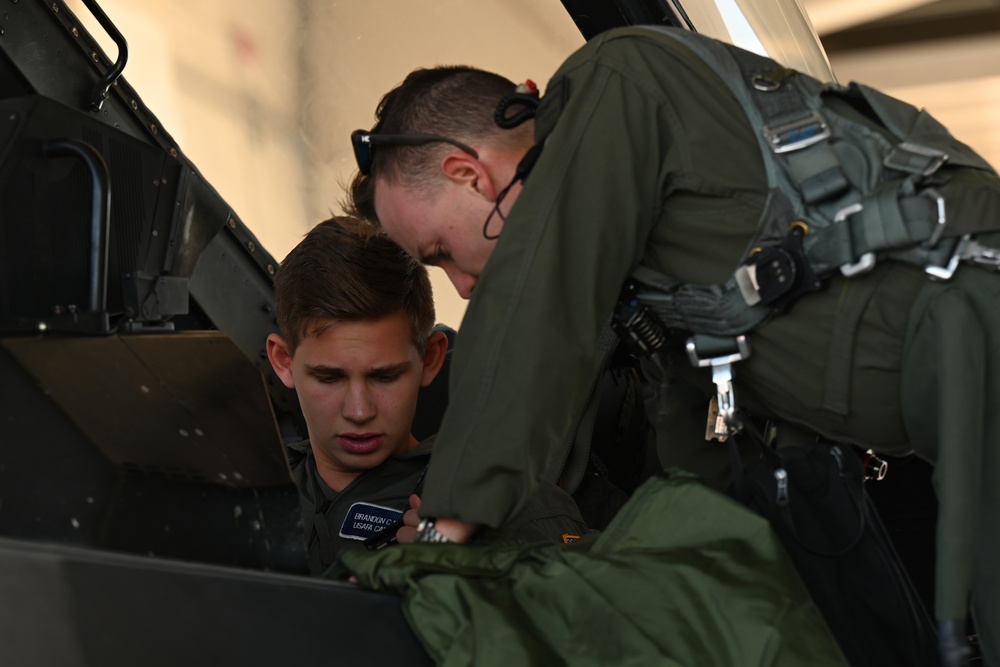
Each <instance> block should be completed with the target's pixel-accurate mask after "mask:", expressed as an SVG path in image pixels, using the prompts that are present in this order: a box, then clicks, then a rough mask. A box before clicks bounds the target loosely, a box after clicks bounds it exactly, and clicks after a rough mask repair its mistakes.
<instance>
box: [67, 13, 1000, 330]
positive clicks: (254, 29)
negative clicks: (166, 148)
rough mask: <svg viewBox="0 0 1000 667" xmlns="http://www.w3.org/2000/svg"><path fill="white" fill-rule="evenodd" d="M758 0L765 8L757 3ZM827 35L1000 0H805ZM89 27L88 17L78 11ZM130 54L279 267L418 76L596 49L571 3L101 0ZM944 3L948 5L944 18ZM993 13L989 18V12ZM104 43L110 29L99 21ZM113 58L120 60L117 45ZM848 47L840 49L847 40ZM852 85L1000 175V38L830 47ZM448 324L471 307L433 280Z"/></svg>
mask: <svg viewBox="0 0 1000 667" xmlns="http://www.w3.org/2000/svg"><path fill="white" fill-rule="evenodd" d="M746 1H752V0H746ZM802 5H803V6H804V7H805V8H806V9H807V11H808V12H809V13H810V16H811V17H812V19H813V23H814V25H815V27H816V29H817V31H818V32H819V34H820V35H821V36H826V35H834V34H837V35H842V34H843V33H844V31H850V30H852V29H856V28H858V27H859V26H864V25H865V24H866V23H871V22H872V21H878V20H880V19H884V18H885V17H887V16H890V17H891V16H893V15H896V14H898V13H899V12H906V11H911V10H914V9H916V10H918V11H920V10H924V11H935V8H937V10H938V11H945V10H948V11H954V10H956V9H957V8H963V9H964V8H969V7H971V9H972V10H975V11H979V12H983V11H985V12H987V13H988V12H990V11H992V9H991V8H995V7H996V8H997V13H1000V7H997V6H998V5H1000V0H946V2H940V1H939V2H932V1H931V0H802ZM70 6H71V8H72V9H73V10H74V11H75V12H76V13H77V15H78V16H80V17H81V18H82V19H83V17H86V16H87V14H88V12H87V10H86V8H85V7H84V6H83V5H82V3H81V2H79V0H74V1H72V2H70ZM101 6H102V7H103V8H104V10H105V12H106V13H107V14H108V15H109V17H110V18H111V19H112V20H113V21H114V22H115V24H116V25H117V26H118V28H119V29H120V30H121V32H122V33H123V34H124V35H125V37H126V39H127V40H128V41H129V44H130V51H131V57H130V61H129V65H128V67H127V68H126V69H125V73H124V76H125V78H126V79H127V80H128V81H129V82H130V83H131V84H132V86H134V87H135V88H136V90H137V91H138V92H139V94H140V95H141V96H142V98H143V100H144V101H145V102H146V104H147V105H148V107H149V108H150V109H151V110H152V111H153V113H155V114H156V115H157V116H158V117H159V120H160V123H161V125H162V126H163V127H165V128H166V129H167V131H168V132H170V133H171V134H172V135H173V136H174V138H175V139H176V140H177V142H178V143H179V145H180V146H181V148H182V150H183V151H184V152H185V153H186V154H187V155H188V157H189V158H191V159H192V161H193V162H194V163H195V165H197V166H198V168H199V169H200V170H201V171H202V173H203V174H204V175H205V176H206V177H207V178H208V180H209V182H211V183H212V184H213V186H215V188H216V189H217V190H218V191H219V192H220V193H221V194H222V195H223V197H225V199H226V200H227V201H228V202H229V204H230V205H231V206H232V207H233V209H234V210H235V211H236V213H237V214H238V215H239V216H240V218H241V219H242V220H243V221H244V222H245V223H246V224H247V225H248V226H249V227H250V229H251V230H253V232H254V233H255V234H256V235H257V237H258V238H259V240H260V241H261V243H262V244H263V245H264V247H265V248H267V249H268V251H269V252H270V253H271V254H272V255H274V256H275V258H277V259H279V260H280V259H281V258H283V257H284V256H285V254H286V253H287V252H288V251H289V250H290V249H291V248H292V247H293V246H294V245H295V243H297V241H298V240H299V239H300V238H301V236H302V235H303V234H304V233H305V232H306V231H307V230H308V229H309V228H311V227H312V225H314V224H315V223H317V222H319V221H320V220H322V219H324V218H326V217H328V216H329V215H330V214H331V213H333V212H338V211H339V201H340V200H341V198H342V192H343V190H342V184H344V183H346V182H347V181H348V180H349V179H350V176H351V174H352V172H353V169H354V164H353V157H352V154H351V149H350V145H349V139H348V137H349V134H350V132H351V130H354V129H356V128H359V127H370V126H371V124H372V122H373V118H372V112H373V110H374V108H375V105H376V103H377V102H378V99H379V97H380V96H381V95H382V94H383V93H384V92H386V91H387V90H389V89H390V88H391V87H392V86H394V85H396V84H397V83H398V82H399V81H400V80H401V79H402V78H403V77H404V76H405V75H406V73H408V72H409V71H410V70H411V69H413V68H414V67H418V66H433V65H440V64H471V65H476V66H479V67H483V68H485V69H492V70H495V71H498V72H500V73H501V74H504V75H506V76H508V77H509V78H511V79H513V80H516V81H522V80H524V79H525V78H531V79H534V80H535V81H536V82H538V83H539V84H540V85H544V83H545V82H546V81H547V80H548V78H549V76H550V75H551V74H552V73H553V72H554V71H555V69H556V68H557V67H558V65H559V63H560V62H561V61H562V59H563V58H565V57H566V56H567V55H568V54H569V53H571V52H572V51H573V50H574V49H575V48H577V47H578V46H580V45H582V44H583V38H582V37H581V35H580V33H579V32H578V31H577V30H576V27H575V26H574V25H573V23H572V21H571V19H570V18H569V16H568V14H567V13H566V12H565V10H564V9H563V6H562V4H561V3H560V2H558V0H336V1H333V0H278V1H275V0H210V1H207V2H206V1H204V0H171V1H170V2H162V1H160V0H101ZM941 8H944V9H941ZM987 15H988V14H987ZM84 24H85V25H86V26H87V28H88V30H90V32H91V33H92V34H93V35H95V36H97V37H99V38H100V36H101V34H102V31H101V30H100V28H99V27H97V25H96V23H95V22H93V21H90V20H84ZM102 42H103V43H104V44H105V51H107V52H108V53H109V55H113V54H114V53H115V47H114V45H113V43H111V41H110V39H106V38H105V39H103V40H102ZM831 43H832V42H831ZM830 60H831V63H832V65H833V68H834V71H835V73H836V75H837V77H838V79H839V80H841V81H847V80H851V79H854V80H858V81H862V82H864V83H867V84H869V85H873V86H875V87H878V88H881V89H883V90H885V91H886V92H888V93H890V94H893V95H896V96H898V97H902V98H903V99H906V100H908V101H910V102H912V103H914V104H917V105H918V106H925V107H927V108H928V109H929V110H930V111H931V112H932V113H934V114H935V115H937V116H938V118H939V119H940V120H941V121H942V122H944V123H945V125H947V126H948V127H949V128H950V129H952V131H953V132H954V133H955V134H956V135H957V136H958V137H959V138H961V139H963V140H964V141H966V142H967V143H969V144H971V145H972V146H974V147H976V148H977V149H978V150H980V151H981V152H982V153H983V154H984V155H985V156H986V157H987V159H990V160H991V161H992V162H993V163H994V164H1000V39H997V33H986V34H979V35H974V36H967V35H963V36H959V37H951V38H948V39H944V40H931V41H921V42H919V43H916V44H893V45H888V46H880V45H878V44H875V45H869V46H868V47H866V48H860V49H859V48H852V49H836V50H830ZM432 273H433V275H434V286H435V292H436V295H437V301H438V311H439V317H438V319H439V320H440V321H443V322H445V323H448V324H450V325H452V326H455V327H457V326H458V325H459V323H460V322H461V318H462V314H463V313H464V302H462V301H461V300H460V299H458V297H457V296H456V295H455V294H454V291H453V289H452V288H451V285H450V284H449V283H448V282H447V280H446V279H445V278H444V275H443V274H442V273H441V272H439V271H438V270H436V269H434V270H432Z"/></svg>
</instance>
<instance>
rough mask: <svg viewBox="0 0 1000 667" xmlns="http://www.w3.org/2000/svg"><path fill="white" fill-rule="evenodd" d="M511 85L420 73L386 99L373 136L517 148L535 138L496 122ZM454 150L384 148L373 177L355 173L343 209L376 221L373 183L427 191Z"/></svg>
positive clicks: (498, 79)
mask: <svg viewBox="0 0 1000 667" xmlns="http://www.w3.org/2000/svg"><path fill="white" fill-rule="evenodd" d="M515 88H516V85H515V84H514V82H513V81H510V80H509V79H507V78H505V77H502V76H500V75H499V74H494V73H492V72H486V71H484V70H480V69H476V68H474V67H465V66H449V67H436V68H433V69H417V70H414V71H413V72H411V73H410V74H409V75H408V76H407V77H406V79H405V80H403V83H401V84H399V85H398V86H396V87H395V88H393V89H392V90H390V91H389V92H388V93H386V94H385V96H384V97H382V100H381V101H380V102H379V104H378V107H377V108H376V110H375V120H376V122H375V127H374V128H373V129H372V133H373V134H438V135H441V136H444V137H448V138H450V139H455V140H458V141H461V142H464V143H466V144H470V145H475V144H477V143H489V144H491V145H493V146H503V145H510V146H512V147H516V146H519V145H523V143H524V142H525V141H528V142H530V140H531V131H532V130H531V126H530V125H525V126H522V127H520V128H517V129H515V130H504V129H501V128H500V127H499V126H498V125H497V124H496V122H495V121H494V120H493V117H494V113H495V112H496V108H497V105H498V104H499V103H500V101H501V100H503V98H504V97H506V96H507V95H509V94H511V93H513V92H514V89H515ZM453 150H455V148H454V146H451V145H449V144H446V143H443V142H435V143H428V144H423V145H420V146H396V145H385V144H380V145H378V147H377V148H376V150H375V151H374V152H373V156H374V157H373V160H372V167H371V174H370V175H369V176H365V175H363V174H361V173H360V172H359V173H357V174H356V175H355V177H354V179H353V181H352V182H351V185H350V187H349V188H348V201H347V202H346V203H345V209H346V210H347V211H348V212H349V213H351V214H352V215H355V216H357V217H360V218H363V219H365V220H370V221H373V222H377V218H376V215H375V203H374V198H375V190H374V188H375V186H374V184H375V179H376V178H383V179H385V180H386V181H387V182H390V183H403V184H404V185H406V186H408V187H411V188H413V189H415V190H426V189H428V188H431V187H433V186H434V184H435V183H436V182H437V180H436V177H437V168H438V165H439V163H440V160H441V157H442V156H443V155H444V154H445V153H447V152H448V151H453Z"/></svg>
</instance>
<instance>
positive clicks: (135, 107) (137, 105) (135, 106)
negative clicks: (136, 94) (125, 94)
mask: <svg viewBox="0 0 1000 667" xmlns="http://www.w3.org/2000/svg"><path fill="white" fill-rule="evenodd" d="M130 106H131V107H132V108H133V109H138V108H139V103H138V102H136V101H135V100H132V103H131V105H130Z"/></svg>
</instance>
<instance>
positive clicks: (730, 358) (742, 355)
mask: <svg viewBox="0 0 1000 667" xmlns="http://www.w3.org/2000/svg"><path fill="white" fill-rule="evenodd" d="M735 342H736V352H734V353H732V354H725V355H722V356H720V357H708V358H704V359H703V358H702V357H700V356H699V355H698V346H697V344H696V343H695V339H694V338H688V340H687V344H686V346H685V348H686V349H687V353H688V358H689V359H690V360H691V364H692V365H693V366H695V367H696V368H711V369H712V382H713V383H715V396H716V400H717V401H718V403H719V416H721V417H722V419H723V421H725V422H726V425H727V426H730V427H735V424H736V419H735V417H736V393H735V390H734V388H733V364H735V363H736V362H737V361H742V360H744V359H746V358H747V357H749V356H750V341H748V340H747V337H746V336H737V337H736V339H735Z"/></svg>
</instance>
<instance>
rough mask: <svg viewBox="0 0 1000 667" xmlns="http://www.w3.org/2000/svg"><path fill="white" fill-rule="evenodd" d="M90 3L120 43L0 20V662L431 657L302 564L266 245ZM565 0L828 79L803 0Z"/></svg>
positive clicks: (18, 11)
mask: <svg viewBox="0 0 1000 667" xmlns="http://www.w3.org/2000/svg"><path fill="white" fill-rule="evenodd" d="M84 5H85V6H86V7H87V8H88V9H89V10H90V11H91V12H93V13H94V14H95V16H97V18H98V20H99V22H100V24H101V25H102V26H103V28H104V29H105V30H106V31H107V32H108V33H109V34H110V35H111V36H112V37H113V39H114V41H115V43H116V44H117V45H118V47H119V53H118V54H117V56H115V57H109V56H108V55H107V54H105V53H104V52H103V51H102V49H101V48H100V47H99V46H98V44H97V41H96V40H95V39H94V38H93V36H92V35H90V34H89V33H88V32H87V31H86V30H85V29H84V28H83V27H82V26H81V23H80V21H79V20H78V19H77V17H76V16H74V14H73V12H72V11H71V9H70V8H69V7H68V6H67V5H66V4H65V3H64V2H63V0H20V1H18V0H4V2H3V7H2V12H3V19H2V22H0V664H3V665H60V666H65V665H102V666H115V665H175V664H185V665H201V664H205V665H209V664H211V665H218V664H316V663H318V662H319V661H321V660H327V659H328V656H329V655H330V654H331V646H336V660H335V661H336V662H343V663H346V664H362V663H364V664H370V663H372V662H374V663H375V664H401V665H402V664H414V665H416V664H429V662H430V659H429V658H428V656H427V655H426V653H424V651H423V649H422V648H421V646H420V644H419V642H418V641H417V639H416V637H415V636H414V635H413V633H412V632H411V631H410V629H409V627H408V625H407V624H406V621H405V620H404V617H403V615H402V613H401V606H400V601H399V599H397V598H395V597H391V596H386V595H381V594H376V593H372V592H367V591H364V590H360V589H359V588H357V587H355V586H353V585H350V584H346V583H340V582H333V581H324V580H316V579H312V578H309V577H307V576H305V572H306V569H307V567H306V556H305V545H304V541H303V537H302V535H301V523H300V520H299V506H298V495H297V492H296V489H295V487H294V485H293V483H292V480H291V477H290V473H289V469H288V464H287V462H286V459H285V457H284V449H283V445H282V439H283V438H284V439H286V440H288V439H291V438H295V437H296V436H300V437H301V435H302V434H303V433H304V424H303V420H302V417H301V414H300V412H299V408H298V403H297V401H296V399H295V396H294V394H293V393H292V392H291V391H290V390H288V389H286V388H285V387H284V386H283V385H282V384H281V382H280V381H279V380H278V379H277V377H276V376H275V375H274V373H273V371H272V369H271V367H270V365H269V364H268V363H267V360H266V358H265V355H264V353H263V349H264V341H265V338H266V336H267V334H268V333H270V332H272V331H274V330H275V329H276V325H275V320H274V314H273V294H272V277H273V275H274V272H275V269H276V267H277V262H276V261H275V259H274V257H272V256H271V255H270V254H269V253H268V251H267V249H265V248H263V247H262V246H261V244H260V243H259V242H258V240H257V238H256V237H255V236H254V234H253V233H252V232H251V231H250V230H249V229H248V228H247V226H246V225H245V224H244V223H243V222H242V221H241V219H240V218H239V216H237V214H236V213H235V212H234V211H233V210H232V209H231V208H230V206H229V205H228V204H227V203H226V202H225V201H224V200H223V198H222V197H221V196H220V195H219V194H218V193H217V192H216V190H215V189H214V188H213V187H212V184H210V183H209V182H207V181H206V179H205V178H204V177H203V176H202V174H201V173H200V172H199V171H198V168H197V167H196V165H194V164H193V163H192V162H191V161H190V160H189V159H188V158H187V157H185V155H184V153H183V152H182V151H181V148H180V146H178V145H177V143H175V142H174V140H173V139H172V138H171V136H170V133H169V128H164V127H162V126H161V125H160V123H159V121H158V120H157V118H156V116H155V115H154V113H153V112H154V110H151V109H149V108H147V106H146V105H145V104H144V103H143V101H142V100H141V99H140V98H139V96H138V95H137V94H136V93H135V91H134V90H133V89H132V88H131V87H130V86H129V84H128V82H127V74H128V70H127V67H126V65H127V51H128V49H127V43H126V39H125V38H126V37H127V36H123V35H121V34H120V33H119V31H118V30H117V29H116V28H115V27H114V25H113V23H112V21H111V20H109V19H108V17H107V16H106V15H105V14H104V13H103V12H102V10H101V9H100V8H99V7H98V6H97V3H96V2H95V0H84ZM563 5H564V6H565V9H566V11H567V12H568V13H569V14H570V15H571V16H572V18H573V20H574V21H575V22H576V25H577V26H578V28H579V29H580V31H581V33H582V34H583V36H584V37H585V38H587V39H589V38H590V37H592V36H593V35H596V34H598V33H600V32H602V31H603V30H606V29H608V28H610V27H613V26H618V25H631V24H666V25H673V26H676V27H680V28H684V29H688V30H694V31H697V32H702V33H704V34H708V35H711V36H713V37H718V38H721V39H724V40H727V41H731V42H733V43H735V44H737V45H738V46H743V47H744V48H748V49H750V50H754V51H757V52H759V53H765V54H767V55H770V56H771V57H773V58H775V59H777V60H780V61H783V62H784V63H785V64H787V65H790V66H792V67H795V68H796V69H799V70H801V71H804V72H807V73H809V74H811V75H813V76H815V77H817V78H820V79H824V80H831V79H832V78H833V74H832V71H831V69H830V65H829V63H828V61H827V59H826V57H825V54H824V51H823V48H822V46H821V44H820V42H819V40H818V38H817V36H816V34H815V32H814V31H813V30H812V28H811V27H810V24H809V22H808V20H807V19H806V17H805V14H804V13H803V11H802V9H801V7H800V6H799V4H798V2H797V1H796V0H758V1H753V2H747V1H737V0H715V1H707V0H701V1H694V0H683V2H681V1H680V0H604V1H601V0H563ZM123 70H124V75H123ZM431 391H435V392H437V393H435V394H433V395H432V396H431V397H430V398H429V399H427V400H423V401H422V403H421V405H422V414H421V415H420V419H421V420H422V421H423V422H424V423H426V424H427V426H425V427H421V428H422V430H423V431H424V434H426V433H430V432H431V431H432V430H433V425H434V423H435V422H436V420H437V419H439V418H440V414H441V411H442V410H443V406H444V402H445V401H446V396H445V395H444V391H443V389H442V387H441V383H437V386H436V387H434V386H432V389H431ZM418 435H421V434H420V433H418ZM376 619H377V622H376Z"/></svg>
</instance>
